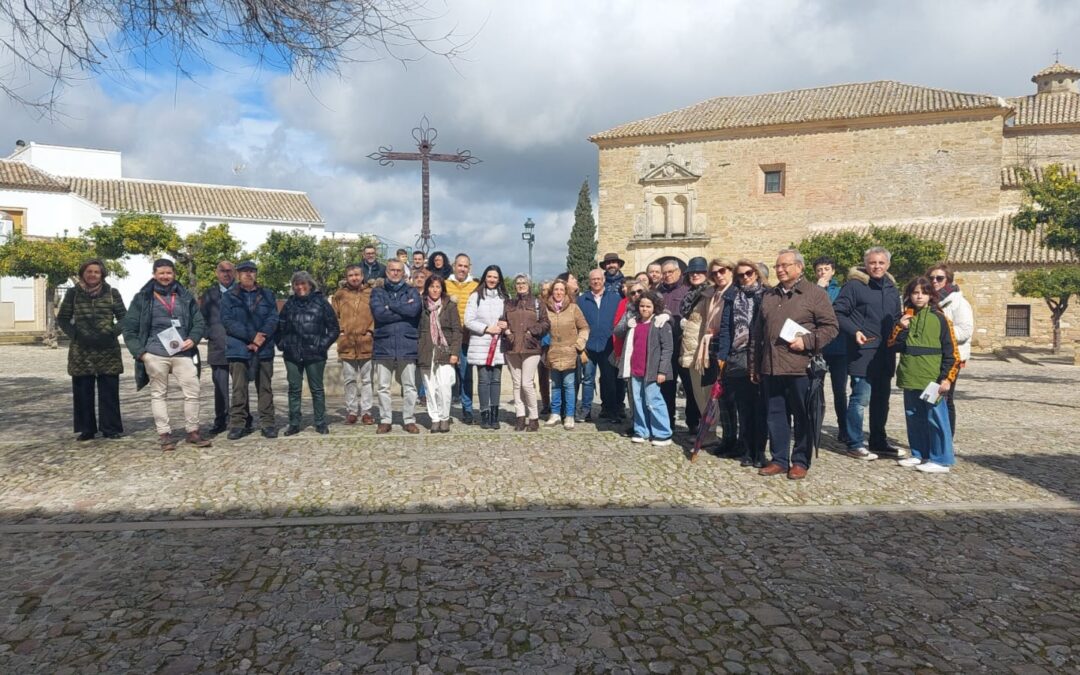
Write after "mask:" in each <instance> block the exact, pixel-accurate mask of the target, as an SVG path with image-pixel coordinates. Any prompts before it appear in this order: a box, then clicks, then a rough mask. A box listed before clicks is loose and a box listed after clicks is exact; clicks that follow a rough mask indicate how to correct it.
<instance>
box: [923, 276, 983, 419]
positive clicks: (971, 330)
mask: <svg viewBox="0 0 1080 675" xmlns="http://www.w3.org/2000/svg"><path fill="white" fill-rule="evenodd" d="M926 276H927V277H929V278H930V281H931V282H932V283H933V284H934V291H935V292H936V293H937V296H938V306H939V307H941V312H942V313H943V314H944V315H945V318H946V319H948V320H949V322H950V323H951V324H952V327H953V335H955V336H956V345H957V347H958V348H959V351H960V367H961V368H963V367H964V366H965V365H967V360H968V359H969V358H971V336H972V335H974V334H975V314H974V312H972V310H971V303H970V302H968V301H967V299H966V298H965V297H964V294H963V293H961V292H960V287H959V286H957V285H956V284H955V283H954V282H953V276H954V273H953V270H952V268H951V267H949V265H948V264H947V263H943V262H942V263H938V264H936V265H934V266H933V267H931V268H930V269H929V270H927V271H926ZM959 378H960V375H959V373H957V379H959ZM955 393H956V382H953V385H952V387H950V388H949V392H948V393H947V394H946V395H945V403H946V405H947V406H948V408H949V427H950V428H951V429H952V433H953V436H955V435H956V405H955V404H954V403H953V395H954V394H955Z"/></svg>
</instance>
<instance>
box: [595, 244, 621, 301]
mask: <svg viewBox="0 0 1080 675" xmlns="http://www.w3.org/2000/svg"><path fill="white" fill-rule="evenodd" d="M625 264H626V261H625V260H623V259H622V258H620V257H619V254H618V253H605V254H604V259H603V260H601V261H600V269H602V270H604V290H605V291H615V292H616V293H618V294H619V296H620V297H622V292H623V273H622V268H623V265H625Z"/></svg>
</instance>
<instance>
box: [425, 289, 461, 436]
mask: <svg viewBox="0 0 1080 675" xmlns="http://www.w3.org/2000/svg"><path fill="white" fill-rule="evenodd" d="M421 300H422V302H423V308H422V309H421V311H420V326H419V331H420V340H419V360H420V376H421V377H422V378H423V380H424V390H425V391H426V392H427V409H428V416H429V417H431V433H433V434H438V433H446V432H448V431H450V397H451V396H452V395H453V389H454V378H455V377H456V373H457V362H458V350H459V349H460V345H461V319H460V318H459V316H458V310H457V305H456V304H454V301H453V300H451V299H450V296H448V295H447V294H446V283H445V282H444V281H443V278H442V277H440V276H439V275H437V274H432V275H431V276H429V277H428V278H427V279H426V280H425V281H424V293H423V296H422V297H421Z"/></svg>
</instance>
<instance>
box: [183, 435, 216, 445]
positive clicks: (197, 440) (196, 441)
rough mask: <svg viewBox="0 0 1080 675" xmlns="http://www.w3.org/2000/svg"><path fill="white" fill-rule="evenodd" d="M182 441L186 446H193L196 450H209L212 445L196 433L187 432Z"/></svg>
mask: <svg viewBox="0 0 1080 675" xmlns="http://www.w3.org/2000/svg"><path fill="white" fill-rule="evenodd" d="M184 441H185V442H187V444H188V445H194V446H195V447H196V448H209V447H210V446H211V445H213V443H211V442H210V441H208V440H206V439H205V438H203V437H202V436H200V435H199V432H198V431H189V432H188V434H187V436H185V437H184Z"/></svg>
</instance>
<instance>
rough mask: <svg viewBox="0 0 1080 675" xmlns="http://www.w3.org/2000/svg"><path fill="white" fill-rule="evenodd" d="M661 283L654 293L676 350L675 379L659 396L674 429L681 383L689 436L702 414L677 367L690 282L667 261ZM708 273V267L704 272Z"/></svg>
mask: <svg viewBox="0 0 1080 675" xmlns="http://www.w3.org/2000/svg"><path fill="white" fill-rule="evenodd" d="M695 269H698V268H695ZM660 270H661V274H662V275H663V277H662V278H663V281H662V282H661V284H660V285H659V286H657V287H656V291H657V292H658V293H660V296H661V297H662V298H663V299H664V311H666V312H667V313H668V314H669V315H670V316H671V322H672V325H671V332H672V335H673V339H674V340H675V342H674V344H675V349H673V350H672V363H671V367H672V369H673V370H674V372H675V377H673V378H671V379H670V380H666V381H665V382H664V383H663V384H662V385H660V392H661V393H662V394H663V395H664V403H666V404H667V409H668V418H669V419H670V421H671V428H672V429H673V430H674V429H675V394H676V392H677V391H678V388H679V382H682V386H683V391H684V392H687V396H686V426H687V428H688V429H689V430H690V433H697V426H698V421H699V420H700V419H701V411H700V410H698V407H697V401H695V400H694V395H693V393H691V392H693V391H694V389H693V382H691V381H690V370H689V369H687V368H683V367H682V366H681V365H679V346H680V345H682V320H683V315H682V304H683V299H685V298H686V296H687V295H688V294H689V293H690V291H691V287H690V282H689V279H687V278H685V277H684V276H683V273H682V268H680V267H679V263H678V262H676V261H674V260H667V261H665V262H664V264H663V265H662V266H661V268H660ZM704 271H705V272H708V267H707V266H706V267H705V268H704Z"/></svg>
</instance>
